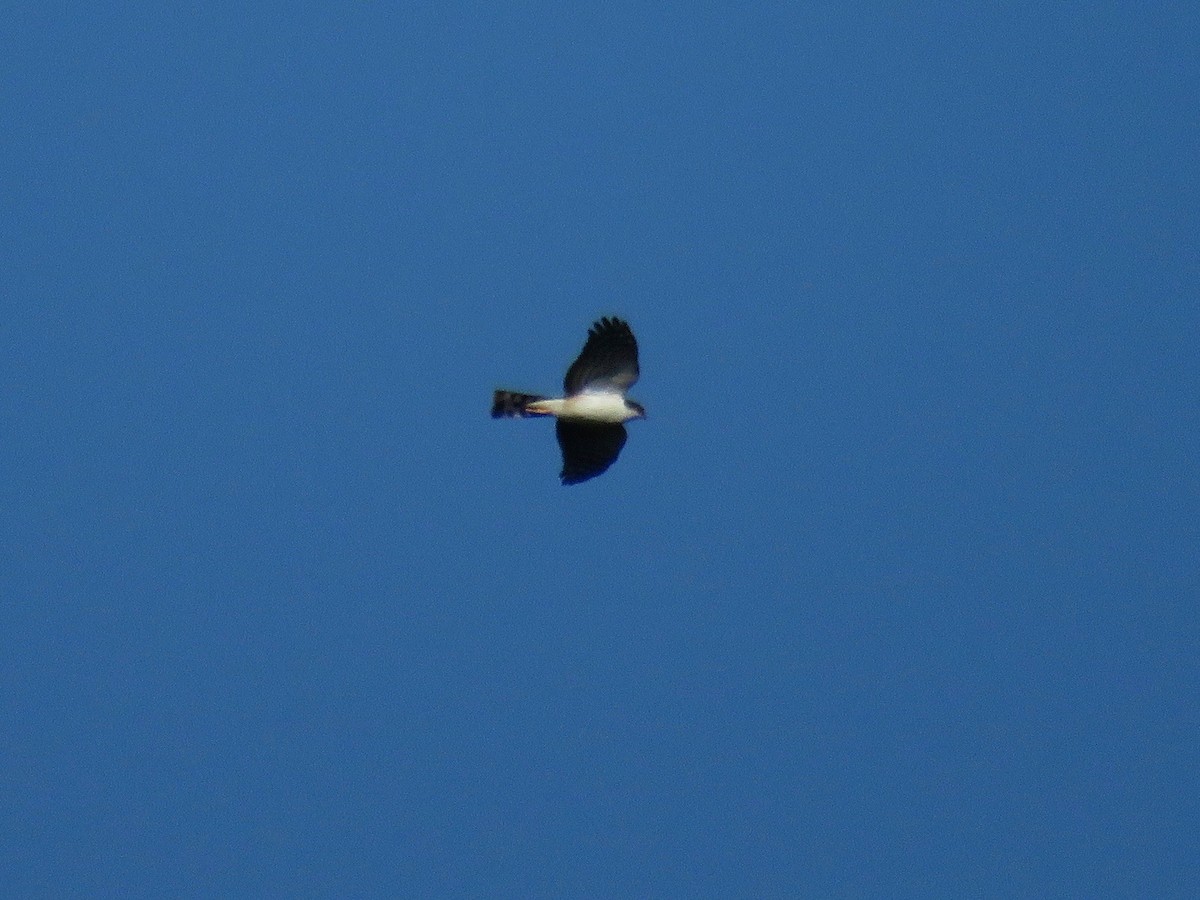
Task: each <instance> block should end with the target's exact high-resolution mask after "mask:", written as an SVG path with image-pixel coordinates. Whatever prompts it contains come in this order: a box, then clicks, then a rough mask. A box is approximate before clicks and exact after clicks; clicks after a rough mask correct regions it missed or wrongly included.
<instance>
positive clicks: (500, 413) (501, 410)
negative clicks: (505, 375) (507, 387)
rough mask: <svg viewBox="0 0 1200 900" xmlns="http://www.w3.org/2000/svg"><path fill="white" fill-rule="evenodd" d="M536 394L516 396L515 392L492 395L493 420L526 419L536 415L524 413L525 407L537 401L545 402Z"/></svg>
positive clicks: (501, 392)
mask: <svg viewBox="0 0 1200 900" xmlns="http://www.w3.org/2000/svg"><path fill="white" fill-rule="evenodd" d="M545 399H546V398H545V397H539V396H538V395H537V394H518V393H517V392H516V391H496V393H495V394H493V395H492V418H493V419H517V418H521V419H523V418H527V417H529V416H532V415H536V413H531V412H526V410H525V407H527V406H528V405H529V404H530V403H535V402H536V401H538V400H545Z"/></svg>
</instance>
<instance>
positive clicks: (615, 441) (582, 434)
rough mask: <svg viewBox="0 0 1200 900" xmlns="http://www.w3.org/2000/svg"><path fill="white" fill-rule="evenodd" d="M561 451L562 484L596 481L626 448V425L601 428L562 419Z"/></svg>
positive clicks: (559, 427) (557, 428) (559, 426)
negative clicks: (622, 449) (593, 479)
mask: <svg viewBox="0 0 1200 900" xmlns="http://www.w3.org/2000/svg"><path fill="white" fill-rule="evenodd" d="M555 431H556V432H557V433H558V446H560V447H561V448H562V458H563V467H562V473H561V474H560V475H559V477H560V478H561V479H562V483H563V484H579V482H581V481H587V480H588V479H589V478H595V477H596V476H597V475H599V474H600V473H601V472H603V471H604V470H605V469H607V468H608V467H609V466H611V465H612V464H613V463H614V462H616V461H617V456H618V454H620V452H621V448H622V447H624V446H625V426H624V425H602V424H595V423H592V422H579V421H573V420H571V419H559V420H558V421H557V423H556V424H555Z"/></svg>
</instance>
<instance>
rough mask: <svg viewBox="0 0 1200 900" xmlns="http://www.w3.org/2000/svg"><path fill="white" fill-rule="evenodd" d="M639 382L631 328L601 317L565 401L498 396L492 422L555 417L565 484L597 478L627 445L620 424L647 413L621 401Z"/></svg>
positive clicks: (566, 384)
mask: <svg viewBox="0 0 1200 900" xmlns="http://www.w3.org/2000/svg"><path fill="white" fill-rule="evenodd" d="M637 379H638V349H637V341H636V340H634V337H633V332H632V331H630V330H629V324H628V323H627V322H622V321H621V320H620V319H610V318H603V319H601V320H600V321H599V322H597V323H596V324H595V325H593V326H592V327H591V328H590V329H589V330H588V339H587V343H586V344H584V345H583V352H581V353H580V354H579V358H578V359H577V360H575V362H573V363H571V368H569V369H567V377H566V378H564V379H563V388H564V390H565V393H566V396H565V397H553V398H550V397H539V396H537V395H535V394H520V393H517V392H516V391H496V393H495V394H494V395H493V397H492V418H493V419H505V418H528V417H530V416H556V417H557V419H558V421H557V422H555V424H554V427H555V432H556V433H557V434H558V446H559V447H561V448H562V458H563V467H562V472H561V473H560V474H559V478H561V479H562V483H563V484H579V482H581V481H587V480H588V479H589V478H595V477H596V476H597V475H599V474H601V473H602V472H604V471H605V470H606V469H607V468H608V467H609V466H611V465H612V464H613V463H614V462H616V460H617V455H618V454H619V453H620V452H621V448H622V447H624V446H625V426H624V424H622V423H624V422H627V421H629V420H630V419H644V418H645V417H646V410H644V409H643V408H642V406H641V404H640V403H634V402H633V401H632V400H630V399H629V398H628V397H626V396H625V391H627V390H628V389H629V387H630V385H632V384H633V383H634V382H635V381H637Z"/></svg>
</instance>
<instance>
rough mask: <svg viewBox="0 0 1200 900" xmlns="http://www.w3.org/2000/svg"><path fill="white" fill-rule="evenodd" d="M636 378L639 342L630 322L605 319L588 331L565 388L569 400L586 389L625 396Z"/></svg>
mask: <svg viewBox="0 0 1200 900" xmlns="http://www.w3.org/2000/svg"><path fill="white" fill-rule="evenodd" d="M637 379H638V349H637V341H636V340H634V337H633V332H632V331H630V329H629V323H627V322H622V321H621V320H620V319H609V318H604V319H601V320H600V321H599V322H597V323H596V324H595V325H593V326H592V327H591V328H590V329H588V339H587V343H586V344H584V345H583V352H582V353H580V354H579V359H577V360H575V362H573V363H571V368H569V369H567V377H566V378H564V379H563V387H564V388H565V389H566V391H567V396H568V397H570V396H572V395H574V394H578V393H581V392H583V391H586V390H593V391H605V390H608V391H620V392H621V393H624V392H625V391H627V390H628V389H629V386H630V385H631V384H633V383H634V382H635V381H637ZM617 449H618V450H620V447H618V448H617Z"/></svg>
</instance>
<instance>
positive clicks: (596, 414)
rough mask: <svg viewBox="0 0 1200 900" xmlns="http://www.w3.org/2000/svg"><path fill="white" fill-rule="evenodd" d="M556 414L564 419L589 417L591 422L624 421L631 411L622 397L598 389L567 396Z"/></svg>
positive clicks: (630, 415)
mask: <svg viewBox="0 0 1200 900" xmlns="http://www.w3.org/2000/svg"><path fill="white" fill-rule="evenodd" d="M558 415H559V416H560V417H561V418H564V419H589V420H591V421H593V422H624V421H625V420H626V419H629V418H632V417H633V413H632V412H631V411H630V409H629V407H627V406H626V405H625V398H624V397H622V396H621V395H620V394H616V393H608V392H605V393H600V392H599V391H597V392H595V393H591V392H584V393H582V394H576V395H575V396H574V397H567V398H566V399H565V400H564V401H563V405H562V409H561V411H560V412H559V413H558Z"/></svg>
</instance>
